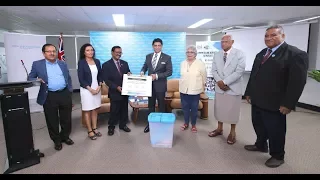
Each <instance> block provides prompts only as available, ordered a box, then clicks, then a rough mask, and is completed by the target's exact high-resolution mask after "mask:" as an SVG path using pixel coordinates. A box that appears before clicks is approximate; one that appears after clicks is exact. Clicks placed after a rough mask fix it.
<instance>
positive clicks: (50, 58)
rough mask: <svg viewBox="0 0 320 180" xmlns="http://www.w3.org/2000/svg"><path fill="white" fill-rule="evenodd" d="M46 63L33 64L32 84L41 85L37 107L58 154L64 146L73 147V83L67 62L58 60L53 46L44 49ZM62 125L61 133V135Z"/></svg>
mask: <svg viewBox="0 0 320 180" xmlns="http://www.w3.org/2000/svg"><path fill="white" fill-rule="evenodd" d="M42 53H43V56H44V59H42V60H38V61H34V62H33V64H32V69H31V72H30V74H29V76H28V80H29V81H33V80H39V81H40V82H41V85H40V90H39V93H38V98H37V103H38V104H40V105H43V109H44V115H45V118H46V123H47V127H48V131H49V135H50V138H51V139H52V140H53V142H54V144H55V147H54V148H55V149H56V150H61V149H62V144H61V142H65V143H66V144H68V145H72V144H74V142H73V141H72V140H71V139H70V138H69V136H70V133H71V112H72V97H71V95H72V91H73V89H72V82H71V77H70V74H69V69H68V67H67V64H66V63H65V62H64V61H60V60H58V59H56V57H57V48H56V47H55V46H54V45H52V44H45V45H43V47H42ZM59 124H60V126H61V131H60V132H59Z"/></svg>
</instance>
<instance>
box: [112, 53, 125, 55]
mask: <svg viewBox="0 0 320 180" xmlns="http://www.w3.org/2000/svg"><path fill="white" fill-rule="evenodd" d="M114 53H116V54H120V55H121V54H123V53H122V52H114Z"/></svg>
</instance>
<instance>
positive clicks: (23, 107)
mask: <svg viewBox="0 0 320 180" xmlns="http://www.w3.org/2000/svg"><path fill="white" fill-rule="evenodd" d="M39 84H40V83H39V82H37V81H26V82H13V83H5V84H0V89H1V90H3V91H4V93H3V94H1V95H0V99H1V111H2V119H3V129H4V135H5V140H6V146H7V155H8V156H7V157H8V162H9V168H8V169H7V170H6V171H5V172H4V174H9V173H12V172H15V171H18V170H20V169H24V168H27V167H30V166H33V165H35V164H39V163H40V157H43V156H44V154H43V153H40V151H39V150H35V149H34V144H33V133H32V125H31V117H30V107H29V97H28V92H27V91H25V90H24V89H25V88H29V87H32V86H37V85H39Z"/></svg>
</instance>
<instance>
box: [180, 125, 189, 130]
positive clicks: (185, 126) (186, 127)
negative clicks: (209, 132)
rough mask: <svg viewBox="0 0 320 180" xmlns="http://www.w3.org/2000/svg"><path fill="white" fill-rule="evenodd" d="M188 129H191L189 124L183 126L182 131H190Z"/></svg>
mask: <svg viewBox="0 0 320 180" xmlns="http://www.w3.org/2000/svg"><path fill="white" fill-rule="evenodd" d="M188 127H189V125H188V124H183V125H182V126H181V130H182V131H184V130H186V129H188Z"/></svg>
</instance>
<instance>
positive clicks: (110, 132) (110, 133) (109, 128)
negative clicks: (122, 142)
mask: <svg viewBox="0 0 320 180" xmlns="http://www.w3.org/2000/svg"><path fill="white" fill-rule="evenodd" d="M113 134H114V127H108V135H109V136H112V135H113Z"/></svg>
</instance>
